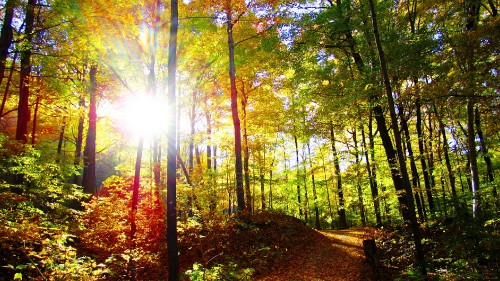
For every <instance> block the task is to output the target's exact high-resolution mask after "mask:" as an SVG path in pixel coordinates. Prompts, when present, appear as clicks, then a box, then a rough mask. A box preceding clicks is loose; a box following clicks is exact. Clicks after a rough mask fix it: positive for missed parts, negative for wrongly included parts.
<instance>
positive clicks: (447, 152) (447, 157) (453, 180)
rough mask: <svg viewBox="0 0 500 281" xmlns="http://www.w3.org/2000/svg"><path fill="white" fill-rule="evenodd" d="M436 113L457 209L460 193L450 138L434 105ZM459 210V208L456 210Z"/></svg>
mask: <svg viewBox="0 0 500 281" xmlns="http://www.w3.org/2000/svg"><path fill="white" fill-rule="evenodd" d="M434 113H435V114H436V117H437V119H438V124H439V131H441V136H442V138H443V152H444V160H445V164H446V170H447V171H448V179H449V181H450V187H451V195H452V197H453V203H454V207H455V209H457V208H458V207H459V206H458V195H457V190H456V186H455V174H454V172H453V168H452V167H451V161H450V155H449V151H450V146H449V145H448V138H447V137H446V129H445V126H444V123H443V120H442V119H441V118H440V117H439V116H438V112H437V109H436V106H435V105H434ZM455 211H457V210H455Z"/></svg>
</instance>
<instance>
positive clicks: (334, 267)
mask: <svg viewBox="0 0 500 281" xmlns="http://www.w3.org/2000/svg"><path fill="white" fill-rule="evenodd" d="M370 232H371V231H370V229H368V228H358V229H346V230H327V231H319V233H320V234H322V235H321V236H319V235H318V237H316V238H313V239H315V240H317V241H315V243H311V245H310V246H308V247H305V248H304V249H303V251H301V254H299V255H297V256H295V257H294V258H293V260H291V261H289V262H287V264H280V265H278V266H277V267H276V268H275V270H273V272H272V273H271V274H270V275H268V276H265V277H262V278H260V279H258V280H262V281H264V280H287V281H306V280H307V281H309V280H347V281H356V280H363V281H364V280H368V281H369V280H375V279H374V277H373V271H372V268H371V266H370V265H369V264H367V263H366V262H365V255H364V252H363V239H367V238H369V237H370V236H371V235H370Z"/></svg>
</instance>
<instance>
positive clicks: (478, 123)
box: [475, 106, 497, 198]
mask: <svg viewBox="0 0 500 281" xmlns="http://www.w3.org/2000/svg"><path fill="white" fill-rule="evenodd" d="M475 117H476V118H475V124H476V131H477V137H478V139H479V144H480V145H481V154H482V155H483V159H484V162H485V163H486V176H487V178H488V181H489V182H491V183H492V182H493V181H494V179H495V178H494V176H493V175H494V172H493V163H492V162H491V158H490V155H489V154H488V148H487V147H486V142H485V141H484V136H483V130H482V129H481V115H480V113H479V108H478V107H477V106H476V111H475ZM496 196H497V191H496V186H495V185H493V197H494V198H496Z"/></svg>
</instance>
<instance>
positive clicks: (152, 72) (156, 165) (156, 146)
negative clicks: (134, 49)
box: [148, 0, 161, 190]
mask: <svg viewBox="0 0 500 281" xmlns="http://www.w3.org/2000/svg"><path fill="white" fill-rule="evenodd" d="M160 9H161V0H157V1H156V7H155V14H154V18H155V20H154V21H153V27H152V29H153V45H152V48H151V50H150V52H151V54H150V64H149V79H148V84H149V85H148V88H149V91H150V94H151V96H153V97H154V96H156V94H157V93H156V69H155V68H156V51H157V48H158V24H159V23H160V12H161V10H160ZM160 140H161V137H160V136H159V135H158V134H155V136H154V138H153V175H154V181H155V186H156V188H157V189H158V190H159V189H160V183H161V151H160Z"/></svg>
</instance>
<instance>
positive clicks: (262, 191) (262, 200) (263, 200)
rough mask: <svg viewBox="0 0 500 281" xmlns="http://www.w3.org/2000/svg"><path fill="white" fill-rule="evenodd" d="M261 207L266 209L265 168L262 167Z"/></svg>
mask: <svg viewBox="0 0 500 281" xmlns="http://www.w3.org/2000/svg"><path fill="white" fill-rule="evenodd" d="M260 202H261V206H260V208H261V209H262V210H265V209H266V191H265V181H264V169H262V168H261V169H260Z"/></svg>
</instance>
